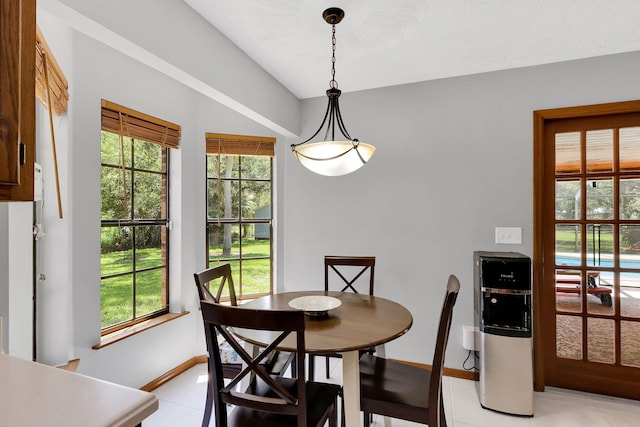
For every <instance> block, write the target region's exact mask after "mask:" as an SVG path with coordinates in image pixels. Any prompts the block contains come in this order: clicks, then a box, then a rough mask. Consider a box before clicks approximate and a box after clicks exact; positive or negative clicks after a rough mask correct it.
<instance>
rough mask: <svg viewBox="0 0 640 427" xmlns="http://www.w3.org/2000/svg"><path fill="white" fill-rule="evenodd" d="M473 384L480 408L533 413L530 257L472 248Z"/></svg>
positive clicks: (526, 414) (512, 412) (511, 412)
mask: <svg viewBox="0 0 640 427" xmlns="http://www.w3.org/2000/svg"><path fill="white" fill-rule="evenodd" d="M473 258H474V296H475V299H474V312H475V326H476V328H477V330H478V333H477V334H476V342H475V349H476V350H477V351H478V360H477V361H476V364H477V365H476V367H477V368H478V370H479V372H480V380H479V381H478V382H477V384H476V389H477V392H478V398H479V399H480V404H481V405H482V407H483V408H487V409H492V410H495V411H499V412H503V413H507V414H513V415H522V416H533V341H532V333H531V260H530V259H529V258H528V257H527V256H525V255H522V254H519V253H515V252H482V251H476V252H474V256H473Z"/></svg>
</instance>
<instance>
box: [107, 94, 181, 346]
mask: <svg viewBox="0 0 640 427" xmlns="http://www.w3.org/2000/svg"><path fill="white" fill-rule="evenodd" d="M114 117H115V118H116V119H115V120H114ZM151 125H154V126H158V128H157V129H155V130H153V126H151ZM150 126H151V127H150ZM170 126H172V127H173V130H174V131H175V130H176V129H177V132H178V135H177V139H175V138H174V137H169V133H170V132H169V127H170ZM150 129H151V130H150ZM179 132H180V127H179V126H177V125H173V124H171V123H168V122H162V121H161V120H159V119H154V118H150V117H149V116H146V115H144V114H142V113H138V112H136V111H133V110H130V109H126V108H125V107H121V106H118V105H115V104H112V103H109V102H108V101H103V105H102V133H101V238H100V249H101V254H100V264H101V268H100V276H101V277H100V279H101V280H100V301H101V303H100V304H101V328H102V333H103V335H104V334H107V333H110V332H113V331H116V330H119V329H122V328H124V327H126V326H130V325H132V324H134V323H138V322H140V321H142V320H146V319H148V318H150V317H155V316H158V315H161V314H165V313H167V312H168V311H169V263H168V260H169V227H168V226H169V147H177V141H178V140H179ZM174 136H175V135H174Z"/></svg>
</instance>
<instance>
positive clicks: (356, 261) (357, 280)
mask: <svg viewBox="0 0 640 427" xmlns="http://www.w3.org/2000/svg"><path fill="white" fill-rule="evenodd" d="M375 267H376V257H374V256H333V255H327V256H325V257H324V290H325V291H330V290H334V291H341V292H355V293H368V294H369V295H373V279H374V273H375ZM367 279H368V280H367ZM373 351H374V349H367V350H363V351H362V352H361V353H364V352H373ZM323 356H324V355H323ZM316 357H317V356H314V355H310V356H309V378H310V379H313V378H314V374H315V358H316ZM330 357H341V356H340V355H339V354H329V355H326V357H325V375H326V377H327V378H329V358H330Z"/></svg>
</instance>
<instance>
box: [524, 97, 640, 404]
mask: <svg viewBox="0 0 640 427" xmlns="http://www.w3.org/2000/svg"><path fill="white" fill-rule="evenodd" d="M534 119H535V126H536V127H535V154H534V159H535V160H534V162H535V167H534V169H535V177H534V180H535V195H534V199H535V202H534V204H535V214H534V223H535V224H534V227H535V230H534V273H535V274H534V276H535V279H534V280H535V283H534V286H535V297H534V312H536V316H535V321H536V325H535V326H536V332H534V333H535V335H536V338H535V345H536V377H535V378H536V389H538V390H541V389H542V387H543V386H544V385H553V386H558V387H565V388H571V389H577V390H585V391H591V392H597V393H603V394H609V395H617V396H623V397H629V398H635V399H640V386H639V384H640V102H635V101H634V102H624V103H615V104H603V105H594V106H587V107H575V108H564V109H555V110H544V111H537V112H536V113H535V116H534Z"/></svg>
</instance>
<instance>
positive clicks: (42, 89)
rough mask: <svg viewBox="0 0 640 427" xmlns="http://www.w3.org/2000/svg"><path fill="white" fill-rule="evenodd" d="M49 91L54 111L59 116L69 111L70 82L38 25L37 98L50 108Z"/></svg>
mask: <svg viewBox="0 0 640 427" xmlns="http://www.w3.org/2000/svg"><path fill="white" fill-rule="evenodd" d="M45 67H46V72H45ZM47 80H48V81H47ZM47 91H48V92H49V96H50V97H51V109H52V110H53V113H54V114H56V115H58V116H59V115H61V114H62V113H64V112H65V111H67V102H68V101H69V84H68V83H67V79H66V78H65V76H64V73H63V72H62V70H61V69H60V67H59V66H58V63H57V62H56V59H55V57H54V56H53V54H52V53H51V49H49V46H48V45H47V42H46V40H45V39H44V36H43V35H42V32H41V31H40V27H37V26H36V98H38V100H39V101H40V102H42V104H43V105H44V106H45V108H48V104H47Z"/></svg>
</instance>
